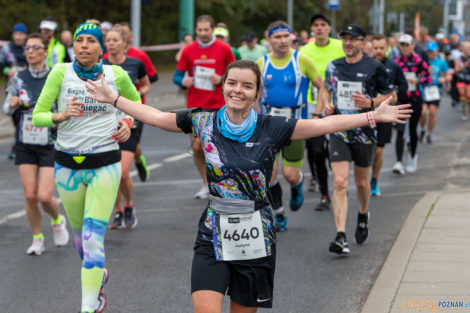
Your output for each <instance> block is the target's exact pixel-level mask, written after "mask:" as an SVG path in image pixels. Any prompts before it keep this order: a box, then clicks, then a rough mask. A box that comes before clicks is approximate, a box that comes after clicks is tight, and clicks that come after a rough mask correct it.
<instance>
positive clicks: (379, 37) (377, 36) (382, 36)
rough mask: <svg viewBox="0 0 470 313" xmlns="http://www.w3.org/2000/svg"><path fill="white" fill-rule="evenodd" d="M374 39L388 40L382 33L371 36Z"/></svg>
mask: <svg viewBox="0 0 470 313" xmlns="http://www.w3.org/2000/svg"><path fill="white" fill-rule="evenodd" d="M374 40H385V42H388V40H387V36H385V35H384V34H375V35H374V36H372V41H374Z"/></svg>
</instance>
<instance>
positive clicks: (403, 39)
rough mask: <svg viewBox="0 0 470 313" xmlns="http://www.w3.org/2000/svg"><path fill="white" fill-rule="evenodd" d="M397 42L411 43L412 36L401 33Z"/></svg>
mask: <svg viewBox="0 0 470 313" xmlns="http://www.w3.org/2000/svg"><path fill="white" fill-rule="evenodd" d="M398 43H407V44H409V45H411V44H413V37H411V36H410V35H408V34H403V35H401V36H400V39H399V40H398Z"/></svg>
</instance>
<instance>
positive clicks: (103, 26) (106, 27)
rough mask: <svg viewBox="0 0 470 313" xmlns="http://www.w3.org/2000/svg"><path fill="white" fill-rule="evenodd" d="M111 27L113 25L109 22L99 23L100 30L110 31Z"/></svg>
mask: <svg viewBox="0 0 470 313" xmlns="http://www.w3.org/2000/svg"><path fill="white" fill-rule="evenodd" d="M112 27H113V24H112V23H111V22H108V21H104V22H102V23H101V29H104V30H110V29H111V28H112Z"/></svg>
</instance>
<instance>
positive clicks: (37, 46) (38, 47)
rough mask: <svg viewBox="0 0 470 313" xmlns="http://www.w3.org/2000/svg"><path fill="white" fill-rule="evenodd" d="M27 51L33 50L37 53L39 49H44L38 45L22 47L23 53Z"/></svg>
mask: <svg viewBox="0 0 470 313" xmlns="http://www.w3.org/2000/svg"><path fill="white" fill-rule="evenodd" d="M29 49H33V50H36V51H37V50H39V49H44V47H43V46H40V45H32V46H24V51H28V50H29Z"/></svg>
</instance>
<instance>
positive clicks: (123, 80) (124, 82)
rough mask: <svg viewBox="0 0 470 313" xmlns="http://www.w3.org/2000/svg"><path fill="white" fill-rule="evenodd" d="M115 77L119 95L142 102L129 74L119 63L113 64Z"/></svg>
mask: <svg viewBox="0 0 470 313" xmlns="http://www.w3.org/2000/svg"><path fill="white" fill-rule="evenodd" d="M112 68H113V73H114V79H115V81H116V86H117V89H118V91H119V95H120V96H122V97H124V98H126V99H129V100H131V101H134V102H138V103H142V102H141V100H140V95H139V93H138V92H137V89H136V88H135V86H134V84H133V83H132V81H131V78H130V77H129V75H128V74H127V73H126V71H124V70H123V69H122V67H120V66H119V65H113V66H112Z"/></svg>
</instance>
